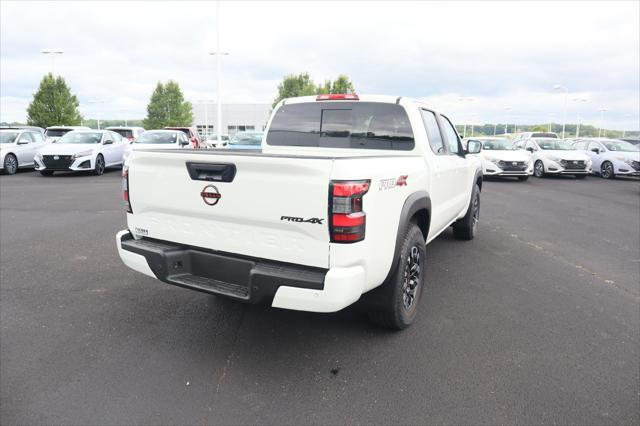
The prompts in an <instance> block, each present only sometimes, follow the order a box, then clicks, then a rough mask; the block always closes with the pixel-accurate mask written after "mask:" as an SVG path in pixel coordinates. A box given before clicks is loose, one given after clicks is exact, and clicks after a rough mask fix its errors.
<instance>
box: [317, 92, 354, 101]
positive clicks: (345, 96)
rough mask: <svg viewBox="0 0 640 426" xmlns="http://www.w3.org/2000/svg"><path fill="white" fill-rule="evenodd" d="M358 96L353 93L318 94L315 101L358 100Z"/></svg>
mask: <svg viewBox="0 0 640 426" xmlns="http://www.w3.org/2000/svg"><path fill="white" fill-rule="evenodd" d="M359 100H360V98H359V97H358V95H356V94H355V93H328V94H325V95H318V96H317V97H316V101H359Z"/></svg>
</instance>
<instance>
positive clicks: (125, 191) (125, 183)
mask: <svg viewBox="0 0 640 426" xmlns="http://www.w3.org/2000/svg"><path fill="white" fill-rule="evenodd" d="M122 200H123V202H124V207H125V209H126V210H127V213H133V210H132V209H131V201H130V199H129V166H127V165H126V164H125V165H124V166H122Z"/></svg>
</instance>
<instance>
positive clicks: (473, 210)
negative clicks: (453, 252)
mask: <svg viewBox="0 0 640 426" xmlns="http://www.w3.org/2000/svg"><path fill="white" fill-rule="evenodd" d="M478 222H480V187H479V186H478V185H477V184H476V185H474V186H473V192H472V193H471V200H470V201H469V208H468V209H467V214H466V215H464V217H463V218H462V219H460V220H457V221H456V222H455V223H454V224H453V236H454V237H456V238H457V239H459V240H473V237H475V236H476V231H477V230H478Z"/></svg>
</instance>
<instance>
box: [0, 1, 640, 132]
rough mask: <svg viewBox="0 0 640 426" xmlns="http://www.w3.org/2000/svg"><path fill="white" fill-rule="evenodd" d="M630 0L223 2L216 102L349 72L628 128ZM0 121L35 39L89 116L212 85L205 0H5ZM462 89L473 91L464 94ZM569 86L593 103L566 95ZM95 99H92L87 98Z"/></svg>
mask: <svg viewBox="0 0 640 426" xmlns="http://www.w3.org/2000/svg"><path fill="white" fill-rule="evenodd" d="M639 5H640V2H638V1H628V2H612V1H608V2H567V3H563V2H550V1H549V2H543V1H540V2H531V3H523V2H517V3H508V2H473V3H467V2H452V3H440V2H422V3H420V2H406V3H404V2H382V1H375V2H374V1H370V2H364V1H362V2H351V3H349V2H268V1H265V2H259V3H253V2H230V1H225V2H222V3H221V6H220V11H221V14H220V15H221V16H220V19H221V26H220V31H221V40H220V41H221V45H222V50H223V51H227V52H229V56H226V57H224V58H223V73H222V99H223V102H269V103H270V102H271V101H272V100H273V98H274V97H275V93H276V86H277V84H278V82H279V81H280V80H281V79H282V76H283V75H285V74H289V73H298V72H302V71H308V72H309V73H310V74H311V76H312V77H313V79H314V80H316V81H318V82H321V81H322V80H324V79H327V78H333V77H335V76H337V75H338V74H340V73H344V74H347V75H348V76H349V77H350V78H351V79H352V80H353V82H354V84H355V88H356V91H357V92H359V93H376V94H391V95H402V96H411V97H416V98H425V99H427V100H428V101H429V102H431V103H432V104H434V105H435V106H436V107H438V108H440V109H442V110H443V111H446V112H449V113H450V114H451V115H452V117H453V118H454V120H455V121H457V122H462V121H467V122H469V121H470V120H475V121H476V122H483V123H484V122H494V121H496V120H500V121H501V122H504V121H505V120H506V112H505V107H507V106H510V107H511V108H512V109H511V110H510V111H509V114H510V118H509V120H510V122H518V123H534V122H547V121H549V119H550V117H552V118H553V119H554V121H555V122H561V121H562V113H563V101H564V95H563V94H562V93H558V92H554V91H553V89H552V87H553V86H554V85H557V84H559V85H563V86H566V87H567V88H568V89H569V91H570V93H569V97H568V114H567V115H568V117H567V121H568V122H575V121H576V117H578V116H580V117H582V121H583V122H586V123H590V124H594V125H598V124H599V116H600V113H599V112H598V110H599V109H600V108H603V107H604V108H607V109H608V111H607V112H606V113H605V125H606V127H608V128H616V129H622V128H626V129H638V127H639V122H638V121H639V114H640V111H639V109H640V108H639V107H640V105H639V104H640V56H639V55H640V53H639V52H640V6H639ZM0 8H1V10H0V20H1V22H0V23H1V25H0V31H1V37H0V59H1V66H0V77H1V79H0V80H1V81H0V92H1V93H0V101H1V111H0V121H13V120H19V121H23V120H25V119H26V112H25V110H26V107H27V105H28V103H29V102H30V99H31V96H32V94H33V92H34V91H35V89H36V88H37V86H38V84H39V81H40V79H41V78H42V76H43V74H44V73H46V72H48V71H51V69H52V66H53V64H52V60H51V58H50V56H45V55H43V54H41V53H40V51H41V49H43V48H60V49H63V50H64V54H63V55H61V56H59V57H56V59H55V71H56V73H59V74H62V75H63V76H64V77H65V78H66V80H67V83H68V84H69V85H70V86H71V89H72V91H73V92H74V93H75V94H77V95H78V97H79V99H80V103H81V110H82V112H83V114H84V115H85V117H88V118H93V117H95V116H96V114H98V113H99V114H100V118H125V117H127V118H142V117H144V116H145V113H146V109H145V108H146V103H147V101H148V99H149V96H150V95H151V92H152V90H153V87H154V85H155V84H156V82H157V81H158V80H162V81H165V80H168V79H174V80H176V81H177V82H178V83H179V84H180V85H181V87H182V88H183V90H184V92H185V95H186V97H187V98H188V99H189V100H191V101H197V100H200V99H205V98H209V99H211V98H215V97H216V92H215V90H216V73H215V70H216V68H215V59H214V57H212V56H209V55H208V52H209V51H211V50H213V49H215V45H216V5H215V3H214V2H171V1H164V2H153V3H152V2H131V1H129V2H115V1H112V2H94V1H86V2H62V1H47V2H24V1H20V2H17V1H15V2H13V1H2V2H1V3H0ZM460 97H471V98H473V100H472V101H463V102H461V101H459V98H460ZM574 98H584V99H588V102H574V101H573V99H574ZM89 99H104V100H105V103H104V104H103V105H99V106H97V105H95V104H87V101H88V100H89Z"/></svg>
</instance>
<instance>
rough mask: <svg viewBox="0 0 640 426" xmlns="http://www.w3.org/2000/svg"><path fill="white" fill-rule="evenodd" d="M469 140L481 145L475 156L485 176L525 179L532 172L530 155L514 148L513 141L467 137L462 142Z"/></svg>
mask: <svg viewBox="0 0 640 426" xmlns="http://www.w3.org/2000/svg"><path fill="white" fill-rule="evenodd" d="M469 141H477V142H478V143H480V144H481V145H482V151H480V153H479V154H477V156H478V158H479V159H480V160H481V161H482V169H483V173H484V175H485V176H501V177H509V176H513V177H517V178H518V180H521V181H525V180H527V179H529V176H531V175H532V174H533V161H532V159H531V155H529V154H528V153H526V152H525V151H521V150H519V149H517V148H514V146H513V141H511V140H509V139H504V138H468V139H466V140H465V141H463V144H464V145H465V146H466V144H467V143H469Z"/></svg>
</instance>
